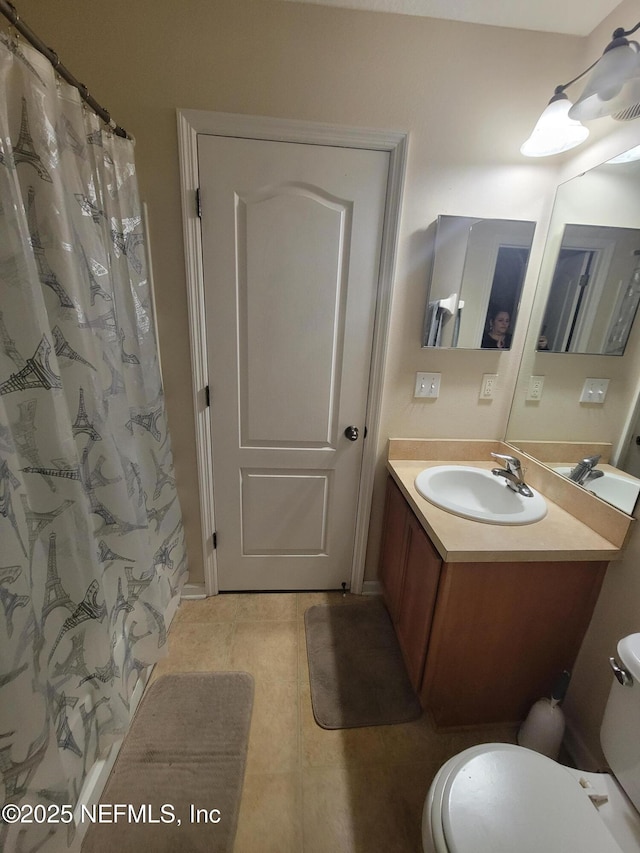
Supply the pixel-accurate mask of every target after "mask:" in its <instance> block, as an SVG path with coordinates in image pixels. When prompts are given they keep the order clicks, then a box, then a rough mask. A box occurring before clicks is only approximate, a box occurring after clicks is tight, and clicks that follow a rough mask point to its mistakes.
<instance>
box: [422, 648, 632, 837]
mask: <svg viewBox="0 0 640 853" xmlns="http://www.w3.org/2000/svg"><path fill="white" fill-rule="evenodd" d="M618 655H619V658H620V661H621V665H620V664H616V663H615V662H614V661H613V659H612V666H613V667H614V670H616V679H617V680H614V682H613V684H612V686H611V691H610V693H609V699H608V701H607V706H606V710H605V714H604V718H603V721H602V726H601V729H600V742H601V744H602V749H603V752H604V754H605V756H606V758H607V762H608V764H609V767H610V768H611V773H585V772H583V771H579V770H573V769H571V768H568V767H564V766H563V765H561V764H558V763H557V762H555V761H553V760H552V759H550V758H547V757H546V756H545V755H541V754H540V753H538V752H534V751H533V750H531V749H527V748H525V747H522V746H515V745H513V744H506V743H488V744H481V745H480V746H474V747H471V748H470V749H466V750H464V751H463V752H460V753H459V754H458V755H455V756H454V757H453V758H451V759H449V761H447V762H446V764H444V765H443V766H442V767H441V768H440V770H439V771H438V773H437V774H436V776H435V778H434V780H433V782H432V784H431V788H430V789H429V793H428V795H427V799H426V800H425V804H424V809H423V813H422V846H423V850H424V853H514V851H518V853H541V851H544V853H569V851H580V853H621V851H622V853H638V851H640V633H638V634H631V635H630V636H628V637H625V638H624V639H622V640H621V641H620V642H619V643H618Z"/></svg>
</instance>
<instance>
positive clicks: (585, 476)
mask: <svg viewBox="0 0 640 853" xmlns="http://www.w3.org/2000/svg"><path fill="white" fill-rule="evenodd" d="M599 461H600V456H599V455H597V456H587V457H586V458H585V459H581V460H580V462H578V464H577V465H576V467H575V468H572V469H571V471H570V472H569V474H568V475H567V476H568V477H569V479H570V480H573V482H574V483H577V484H578V485H579V486H584V485H585V484H586V483H589V482H590V481H591V480H597V479H598V477H604V471H597V470H596V465H597V464H598V462H599Z"/></svg>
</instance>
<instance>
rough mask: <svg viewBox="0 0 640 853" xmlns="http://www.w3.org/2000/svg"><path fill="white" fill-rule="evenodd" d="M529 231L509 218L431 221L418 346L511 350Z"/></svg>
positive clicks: (531, 224)
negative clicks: (424, 295) (427, 269)
mask: <svg viewBox="0 0 640 853" xmlns="http://www.w3.org/2000/svg"><path fill="white" fill-rule="evenodd" d="M534 231H535V223H534V222H528V221H520V220H512V219H479V218H476V217H469V216H445V215H443V216H439V217H438V219H437V220H436V221H435V222H434V223H432V225H431V226H430V228H429V229H428V230H427V238H428V243H429V259H430V275H429V286H428V289H427V290H428V293H427V305H426V310H425V319H424V331H423V339H422V346H423V347H447V348H451V347H457V348H464V349H484V348H488V347H489V348H493V349H496V348H498V349H509V348H510V345H511V336H512V334H513V331H514V329H515V325H516V321H517V317H518V308H519V304H520V294H521V292H522V285H523V283H524V278H525V275H526V272H527V265H528V263H529V253H530V250H531V243H532V240H533V233H534Z"/></svg>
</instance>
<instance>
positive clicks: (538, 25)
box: [295, 0, 631, 36]
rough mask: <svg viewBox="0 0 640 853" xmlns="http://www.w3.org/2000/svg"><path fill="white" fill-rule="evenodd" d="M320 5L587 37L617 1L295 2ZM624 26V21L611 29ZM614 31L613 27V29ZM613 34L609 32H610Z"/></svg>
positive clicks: (301, 0)
mask: <svg viewBox="0 0 640 853" xmlns="http://www.w3.org/2000/svg"><path fill="white" fill-rule="evenodd" d="M295 2H298V3H315V4H316V5H321V6H342V7H344V8H347V9H364V10H369V11H374V12H395V13H398V14H401V15H421V16H425V17H428V18H444V19H446V20H449V21H467V22H469V23H474V24H490V25H493V26H499V27H514V28H516V29H522V30H542V31H544V32H551V33H565V34H568V35H576V36H587V35H589V34H590V33H591V32H593V30H594V29H595V28H596V27H597V26H598V24H599V23H601V21H603V20H604V18H606V17H607V15H609V13H610V12H613V10H614V9H615V8H616V6H618V5H619V4H620V0H588V2H586V3H585V0H295ZM625 23H626V25H627V26H631V24H630V23H629V22H628V21H627V22H625V21H621V22H616V24H615V26H624V25H625ZM614 28H615V27H614ZM612 31H613V30H612Z"/></svg>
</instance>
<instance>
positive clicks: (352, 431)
mask: <svg viewBox="0 0 640 853" xmlns="http://www.w3.org/2000/svg"><path fill="white" fill-rule="evenodd" d="M344 434H345V435H346V437H347V438H348V439H349V441H357V440H358V435H359V432H358V427H356V426H348V427H347V428H346V429H345V431H344Z"/></svg>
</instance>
